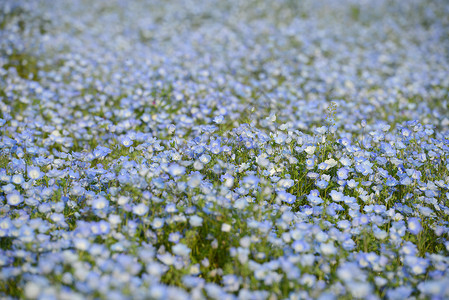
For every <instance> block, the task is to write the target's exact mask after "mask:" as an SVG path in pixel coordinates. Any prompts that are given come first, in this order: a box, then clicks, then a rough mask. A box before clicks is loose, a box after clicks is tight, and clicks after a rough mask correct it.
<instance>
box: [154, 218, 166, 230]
mask: <svg viewBox="0 0 449 300" xmlns="http://www.w3.org/2000/svg"><path fill="white" fill-rule="evenodd" d="M164 222H165V220H164V219H162V218H154V220H153V222H152V223H151V226H152V227H153V228H154V229H159V228H162V226H164Z"/></svg>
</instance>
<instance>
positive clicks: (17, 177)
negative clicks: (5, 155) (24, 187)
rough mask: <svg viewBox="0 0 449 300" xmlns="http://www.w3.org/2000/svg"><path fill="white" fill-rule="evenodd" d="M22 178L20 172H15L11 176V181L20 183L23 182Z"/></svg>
mask: <svg viewBox="0 0 449 300" xmlns="http://www.w3.org/2000/svg"><path fill="white" fill-rule="evenodd" d="M24 180H25V179H24V178H23V175H22V174H15V175H13V176H12V178H11V181H12V183H14V184H22V183H23V182H24Z"/></svg>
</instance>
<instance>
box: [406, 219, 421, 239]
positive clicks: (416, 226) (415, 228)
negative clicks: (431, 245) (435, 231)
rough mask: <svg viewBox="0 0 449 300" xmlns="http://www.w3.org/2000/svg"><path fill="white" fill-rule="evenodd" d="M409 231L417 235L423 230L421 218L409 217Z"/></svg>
mask: <svg viewBox="0 0 449 300" xmlns="http://www.w3.org/2000/svg"><path fill="white" fill-rule="evenodd" d="M407 223H408V231H410V233H412V234H414V235H417V234H418V233H420V232H421V230H422V226H421V220H420V219H419V218H409V219H408V222H407Z"/></svg>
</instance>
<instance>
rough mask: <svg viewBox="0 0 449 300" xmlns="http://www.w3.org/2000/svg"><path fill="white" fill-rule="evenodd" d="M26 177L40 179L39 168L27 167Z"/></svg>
mask: <svg viewBox="0 0 449 300" xmlns="http://www.w3.org/2000/svg"><path fill="white" fill-rule="evenodd" d="M27 171H28V177H29V178H30V179H34V180H37V179H40V178H41V177H42V172H41V170H40V169H39V167H28V170H27Z"/></svg>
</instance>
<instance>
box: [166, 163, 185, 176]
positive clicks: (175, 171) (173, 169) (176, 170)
mask: <svg viewBox="0 0 449 300" xmlns="http://www.w3.org/2000/svg"><path fill="white" fill-rule="evenodd" d="M168 172H169V173H170V175H171V176H173V177H175V176H181V175H184V173H185V172H186V168H185V167H183V166H180V165H178V164H172V165H170V166H169V167H168Z"/></svg>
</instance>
